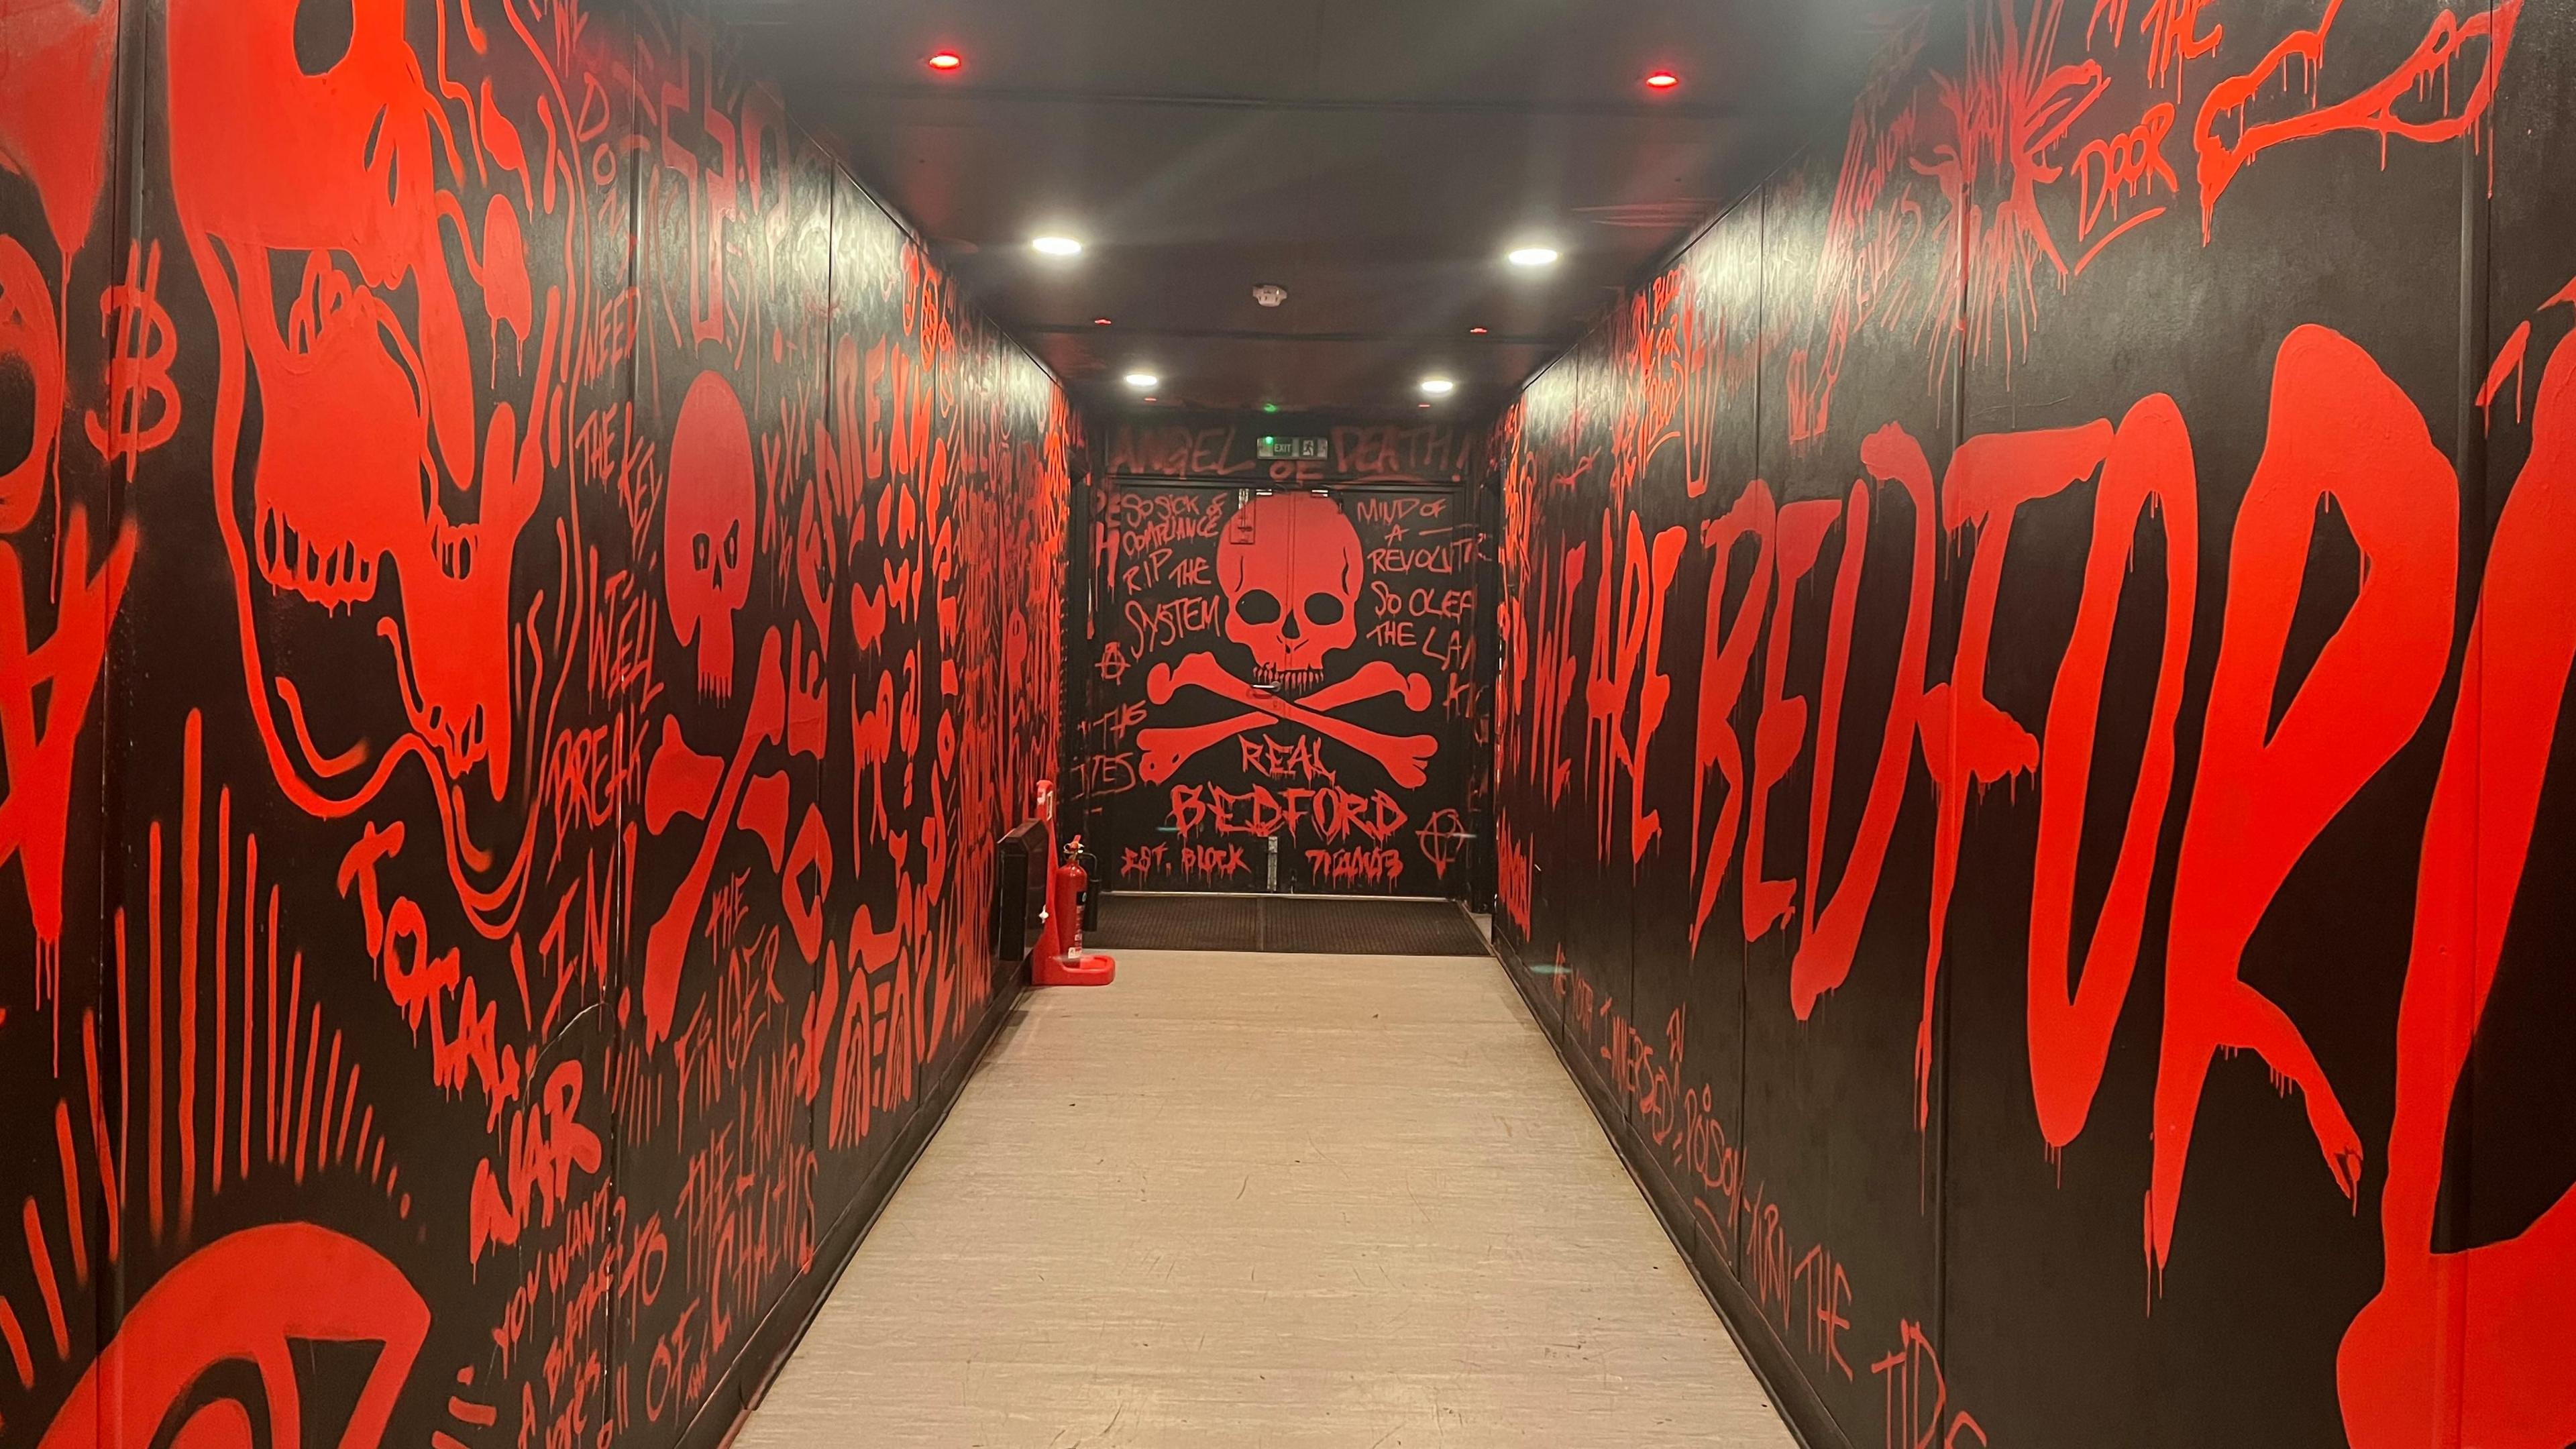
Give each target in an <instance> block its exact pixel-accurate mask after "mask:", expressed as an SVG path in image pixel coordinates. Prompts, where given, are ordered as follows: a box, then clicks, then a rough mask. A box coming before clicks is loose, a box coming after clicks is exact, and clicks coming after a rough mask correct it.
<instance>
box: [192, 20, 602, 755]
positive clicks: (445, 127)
mask: <svg viewBox="0 0 2576 1449" xmlns="http://www.w3.org/2000/svg"><path fill="white" fill-rule="evenodd" d="M313 10H314V7H313V6H310V5H299V4H298V3H297V0H169V3H168V5H167V19H166V24H167V51H168V60H167V67H166V69H167V77H168V86H169V107H170V161H169V164H170V180H171V193H172V199H173V201H174V202H175V203H176V205H177V208H178V212H179V217H180V221H181V223H182V226H183V228H184V229H185V231H186V233H187V237H188V244H189V249H190V252H191V254H192V256H193V258H194V259H195V261H196V263H197V270H198V273H199V275H200V277H201V278H202V279H203V280H204V282H205V284H206V287H207V290H208V294H209V301H210V302H211V303H212V305H213V308H214V312H215V319H216V326H215V329H214V332H215V337H216V339H217V343H218V346H217V351H216V356H217V360H218V364H219V367H220V373H219V376H218V393H217V398H216V404H215V409H214V413H215V428H214V432H215V436H214V445H213V455H214V456H213V463H214V474H215V484H216V488H217V498H218V503H219V516H220V519H221V522H222V523H223V525H224V527H225V528H226V529H227V530H228V532H234V534H235V536H234V537H233V538H232V539H231V540H229V541H230V542H231V544H232V548H233V557H234V559H235V566H236V570H237V573H238V574H239V577H238V578H237V583H238V585H239V587H240V589H241V599H240V603H241V607H242V615H243V621H244V626H245V628H266V627H270V626H272V625H274V624H276V623H277V621H279V620H280V619H282V618H284V617H285V616H286V614H287V612H288V611H287V610H286V609H285V607H284V606H285V605H287V603H288V602H289V601H300V602H301V603H302V604H304V605H308V606H311V607H312V608H314V609H316V610H318V611H321V612H320V614H318V615H315V616H302V615H298V616H296V617H297V619H298V621H299V623H300V622H301V621H302V620H303V619H305V618H307V617H318V618H320V619H322V620H323V621H324V622H325V623H326V624H327V621H328V619H329V618H330V617H331V616H335V615H338V614H340V613H343V612H351V613H355V612H357V611H358V610H360V609H361V608H368V609H369V612H370V613H371V614H380V615H382V616H389V617H385V618H382V619H370V620H366V621H361V622H360V623H358V624H357V625H356V627H355V629H354V630H352V631H351V633H353V634H354V635H355V636H356V637H357V638H359V639H363V640H365V641H366V643H365V647H368V648H372V647H375V645H374V636H375V635H376V634H377V633H378V632H379V629H378V627H377V625H378V624H379V623H381V624H382V625H383V626H384V633H385V637H386V638H388V639H391V640H393V641H394V643H395V647H396V650H397V658H396V661H395V669H396V677H395V679H394V680H393V685H394V688H393V689H392V690H390V691H386V692H384V693H378V694H375V695H373V696H372V698H374V699H377V700H384V699H387V698H393V699H398V700H399V702H400V704H401V706H402V707H403V709H404V710H405V711H406V712H407V713H408V716H409V720H410V725H411V729H412V731H413V733H414V734H415V735H416V736H417V737H419V739H420V740H421V741H422V742H423V743H424V744H426V745H427V746H428V747H429V748H430V750H431V751H432V752H434V757H435V759H436V760H437V761H438V763H439V764H440V766H441V768H443V770H444V771H445V772H446V774H447V775H448V777H449V778H450V779H451V780H457V781H461V780H462V779H463V778H464V777H465V776H466V774H467V773H468V772H469V771H470V770H472V769H473V768H474V767H475V766H476V765H478V764H479V765H482V766H484V767H485V769H486V771H487V776H486V783H487V785H488V787H489V791H490V793H491V795H492V796H493V797H495V798H498V797H500V796H501V795H502V794H503V792H504V791H505V790H506V789H507V787H508V783H509V780H510V775H511V767H512V761H511V754H512V748H513V731H512V725H513V721H514V718H515V717H516V714H517V711H516V709H515V708H514V705H513V701H512V698H511V651H510V645H511V599H510V580H511V572H512V562H513V558H514V554H515V550H516V548H517V545H518V542H519V535H520V533H521V531H522V530H523V529H524V528H525V527H526V525H527V523H528V520H529V518H530V517H531V515H532V514H533V513H534V511H535V509H536V506H537V502H538V498H539V492H540V485H541V480H542V476H543V474H542V470H543V465H544V449H543V441H544V438H545V434H546V427H547V423H548V420H549V419H550V418H552V419H555V420H556V421H557V422H558V424H559V423H560V418H559V416H558V414H557V411H556V410H557V407H558V404H559V403H560V401H561V398H562V391H561V389H562V375H563V373H564V372H565V371H566V365H565V362H564V360H563V354H562V351H561V343H560V339H561V336H562V334H563V330H564V327H565V323H566V319H567V318H571V317H577V316H578V315H580V314H579V309H578V307H577V306H576V305H575V304H574V301H573V299H572V298H570V297H568V296H567V295H566V287H567V285H569V283H568V282H564V281H555V280H546V281H545V282H544V284H543V285H542V286H540V285H539V282H540V279H538V278H534V277H532V275H531V272H530V258H529V254H528V252H527V249H526V247H525V245H524V242H523V227H524V225H525V221H526V217H525V216H523V214H522V212H521V209H520V208H521V207H522V206H523V205H526V204H529V203H528V198H530V197H531V196H532V195H533V194H534V191H535V189H536V188H535V187H534V186H533V183H532V181H531V177H530V168H531V162H530V160H529V158H528V156H527V154H526V150H525V147H524V144H523V140H524V137H526V136H527V135H528V134H530V133H529V132H528V131H527V130H526V129H524V128H523V127H522V126H520V125H518V124H515V123H513V122H511V121H509V120H507V119H505V118H504V117H503V116H502V115H501V113H500V112H499V110H498V109H496V108H495V106H494V105H493V103H492V102H491V101H490V99H489V97H490V95H491V91H490V88H489V87H488V85H487V87H486V88H485V90H484V92H483V94H484V96H485V97H486V99H485V100H484V102H483V104H482V105H481V107H480V108H479V109H478V108H469V107H462V106H460V107H458V108H457V109H456V110H455V111H453V112H451V111H449V110H448V109H446V108H445V107H443V106H442V104H441V101H440V98H439V97H438V96H436V95H434V94H432V93H431V92H430V90H429V89H428V87H427V86H426V84H425V83H424V80H423V77H422V75H421V70H420V65H419V62H418V60H417V58H416V57H415V55H414V53H413V51H412V48H411V46H412V39H413V36H414V32H415V31H416V30H417V28H418V27H416V26H415V25H413V24H412V21H413V20H414V18H415V17H414V16H413V14H412V13H411V12H412V7H411V6H409V5H407V4H406V3H405V0H343V3H342V4H341V5H340V7H339V18H340V24H339V26H338V27H337V28H336V29H335V28H334V27H332V26H330V25H328V24H320V25H310V24H308V22H309V21H312V20H313V18H314V17H313V16H312V15H308V14H307V12H308V11H313ZM316 13H323V14H325V18H328V16H327V13H325V12H316ZM440 14H441V15H442V16H443V15H444V14H445V9H444V7H441V8H440ZM478 48H479V47H478ZM456 84H457V85H458V87H459V91H460V93H462V82H457V83H456ZM478 178H479V179H478ZM460 255H461V256H462V258H463V260H462V261H461V262H460V261H459V260H458V257H459V256H460ZM460 271H461V272H463V273H464V274H465V275H466V277H467V286H466V290H467V292H468V295H467V296H465V297H460V295H459V291H460V288H459V273H460ZM469 302H470V304H471V305H470V306H469V305H468V304H469ZM541 315H542V317H543V319H544V321H543V325H542V326H540V325H539V317H540V316H541ZM246 419H255V420H256V423H255V426H246V425H245V422H246ZM558 446H560V444H558ZM243 459H246V460H247V461H248V463H249V477H248V479H247V481H248V483H249V485H250V500H249V501H250V508H249V509H248V511H247V514H244V513H241V512H239V511H237V510H236V504H235V500H236V499H237V497H238V493H237V489H238V487H239V485H240V483H241V482H242V481H243V480H242V479H241V478H240V477H239V469H238V461H239V460H243ZM388 567H390V569H391V571H392V574H393V580H394V582H395V584H396V586H397V587H398V588H399V590H400V598H399V599H398V600H395V601H389V602H387V601H379V600H378V592H379V588H380V585H381V584H382V583H383V582H384V573H385V571H386V570H387V568H388ZM370 606H372V607H370ZM246 642H247V643H248V644H249V646H250V647H249V648H248V649H247V650H246V655H247V656H248V657H246V659H245V665H246V667H247V668H249V669H251V670H252V671H254V673H259V672H268V671H273V672H274V674H275V676H276V679H275V683H274V685H272V683H271V682H270V680H268V679H265V678H254V679H253V680H252V681H251V684H252V697H253V699H254V700H256V701H259V702H260V707H261V709H262V710H263V716H262V719H261V725H262V729H263V732H264V734H265V735H266V736H267V738H268V740H269V742H270V747H271V752H272V757H273V759H274V760H275V761H276V763H277V764H278V765H279V767H280V769H281V778H282V781H283V782H284V783H286V784H287V786H288V788H289V789H290V791H293V792H296V793H297V796H298V798H299V800H303V801H305V802H306V803H307V804H308V806H310V805H312V804H315V803H318V801H319V797H318V796H314V795H312V793H311V792H312V790H313V786H314V782H315V781H316V780H318V779H322V778H328V777H329V776H331V775H333V774H334V773H337V767H334V766H332V765H330V764H329V763H327V762H326V761H325V760H324V759H323V758H322V757H321V756H320V755H319V754H317V752H316V751H315V750H314V749H313V748H312V747H311V746H309V745H307V746H305V747H302V750H301V754H300V755H297V756H291V755H290V754H289V752H288V751H287V750H286V746H285V745H284V743H283V742H282V741H283V740H285V739H300V738H302V736H303V731H304V725H303V723H302V713H303V711H305V710H306V709H308V708H309V709H319V710H326V711H327V710H331V709H333V708H335V702H334V701H333V700H332V699H331V698H330V697H331V696H334V695H338V694H346V693H350V691H347V690H346V689H345V687H332V688H326V687H324V686H323V685H322V684H321V683H319V682H318V681H308V687H306V688H304V689H302V690H300V691H299V690H291V689H290V688H289V686H290V684H291V683H292V681H291V680H290V679H289V678H288V675H289V674H290V673H291V672H292V666H291V665H290V664H289V663H288V662H287V661H288V655H289V651H286V650H284V649H275V650H274V651H273V652H272V650H271V648H270V647H269V646H268V643H267V641H264V640H260V639H257V638H254V639H251V640H249V641H246ZM317 657H318V656H317ZM329 657H331V659H332V660H333V663H332V665H331V668H333V669H338V668H341V667H343V666H345V664H346V662H347V661H348V660H349V659H350V658H352V657H353V654H352V653H349V652H339V651H333V652H332V653H331V654H330V656H329ZM333 684H334V685H335V686H338V684H339V682H338V681H336V680H335V681H333ZM272 695H274V696H276V697H277V698H281V699H284V700H286V701H287V708H288V709H289V711H290V713H291V714H293V715H294V716H296V718H295V720H294V722H293V728H292V729H291V730H287V731H284V732H282V733H281V731H280V730H279V729H278V728H277V726H276V724H275V723H274V722H273V721H270V720H269V719H268V718H267V717H266V715H265V711H266V710H267V709H268V708H270V707H271V705H270V700H271V696H272ZM338 728H339V729H341V730H343V731H345V732H348V733H357V734H363V733H364V731H365V729H366V725H365V724H364V723H363V722H360V721H356V720H351V719H347V718H342V719H340V720H339V722H338ZM328 737H329V736H328V734H327V732H326V739H327V738H328ZM340 803H343V804H345V803H346V802H345V801H343V802H340Z"/></svg>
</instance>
